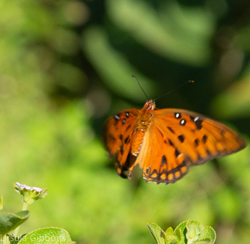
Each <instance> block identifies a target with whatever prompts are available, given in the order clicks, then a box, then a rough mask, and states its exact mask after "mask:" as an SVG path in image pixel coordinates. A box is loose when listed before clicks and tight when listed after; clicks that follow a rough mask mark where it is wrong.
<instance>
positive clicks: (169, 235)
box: [165, 227, 180, 244]
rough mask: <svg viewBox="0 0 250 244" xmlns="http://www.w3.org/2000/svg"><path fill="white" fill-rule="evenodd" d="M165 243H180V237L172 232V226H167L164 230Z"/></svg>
mask: <svg viewBox="0 0 250 244" xmlns="http://www.w3.org/2000/svg"><path fill="white" fill-rule="evenodd" d="M165 234H166V244H177V243H178V244H179V243H180V238H179V236H177V235H175V234H174V230H173V228H172V227H169V228H168V229H167V230H166V233H165Z"/></svg>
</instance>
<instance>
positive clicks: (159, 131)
mask: <svg viewBox="0 0 250 244" xmlns="http://www.w3.org/2000/svg"><path fill="white" fill-rule="evenodd" d="M157 130H158V131H159V132H160V134H161V136H162V137H164V136H163V134H162V132H161V130H159V129H158V128H157Z"/></svg>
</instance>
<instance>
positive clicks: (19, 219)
mask: <svg viewBox="0 0 250 244" xmlns="http://www.w3.org/2000/svg"><path fill="white" fill-rule="evenodd" d="M28 218H29V211H20V212H18V213H16V214H13V213H0V234H1V235H5V234H7V233H9V232H10V231H12V230H14V229H16V228H17V227H18V226H19V225H21V224H22V223H24V222H25V221H26V220H28Z"/></svg>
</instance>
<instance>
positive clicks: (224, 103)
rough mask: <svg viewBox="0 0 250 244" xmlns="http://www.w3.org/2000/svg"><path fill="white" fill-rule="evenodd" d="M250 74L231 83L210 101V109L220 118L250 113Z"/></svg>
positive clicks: (236, 116) (243, 115)
mask: <svg viewBox="0 0 250 244" xmlns="http://www.w3.org/2000/svg"><path fill="white" fill-rule="evenodd" d="M249 91H250V75H249V76H247V77H246V78H245V79H243V80H240V81H237V82H236V83H234V84H232V85H231V86H230V87H229V88H228V89H227V90H225V91H224V92H222V93H220V94H219V95H218V96H217V97H216V98H215V99H214V100H213V103H212V110H213V111H214V113H215V114H216V116H218V117H220V118H239V117H245V116H246V115H247V116H249V115H250V97H249Z"/></svg>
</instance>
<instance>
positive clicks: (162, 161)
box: [160, 155, 167, 167]
mask: <svg viewBox="0 0 250 244" xmlns="http://www.w3.org/2000/svg"><path fill="white" fill-rule="evenodd" d="M164 164H167V158H166V156H165V155H163V156H162V158H161V165H160V167H162V166H163V165H164Z"/></svg>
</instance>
